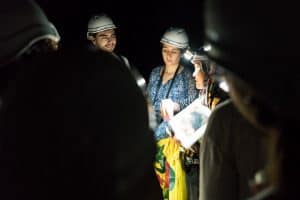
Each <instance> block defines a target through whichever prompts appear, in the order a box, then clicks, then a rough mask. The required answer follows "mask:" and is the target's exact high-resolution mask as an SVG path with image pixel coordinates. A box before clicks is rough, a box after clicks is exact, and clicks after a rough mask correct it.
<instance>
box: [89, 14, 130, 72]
mask: <svg viewBox="0 0 300 200" xmlns="http://www.w3.org/2000/svg"><path fill="white" fill-rule="evenodd" d="M116 28H117V27H116V25H115V24H114V22H113V21H112V19H111V18H110V17H108V16H107V15H106V14H100V15H94V16H92V17H91V18H90V20H89V22H88V31H87V39H88V40H90V41H91V42H92V44H93V45H94V46H95V47H96V48H97V49H100V50H103V51H107V52H109V53H113V55H115V56H116V57H117V58H119V59H120V60H121V61H122V62H123V63H124V64H125V65H126V66H127V67H128V68H130V64H129V62H128V59H127V58H126V57H125V56H121V55H117V54H115V53H114V50H115V47H116V44H117V37H116V32H115V29H116Z"/></svg>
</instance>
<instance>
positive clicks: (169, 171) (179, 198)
mask: <svg viewBox="0 0 300 200" xmlns="http://www.w3.org/2000/svg"><path fill="white" fill-rule="evenodd" d="M180 148H181V147H180V145H179V144H178V143H177V142H176V141H175V140H174V139H173V138H171V137H168V138H164V139H161V140H159V141H158V142H157V152H156V156H155V163H154V167H155V173H156V175H157V178H158V181H159V183H160V187H161V188H162V192H163V197H164V199H167V200H187V185H186V174H185V171H184V169H183V167H182V164H181V160H180V159H181V151H180Z"/></svg>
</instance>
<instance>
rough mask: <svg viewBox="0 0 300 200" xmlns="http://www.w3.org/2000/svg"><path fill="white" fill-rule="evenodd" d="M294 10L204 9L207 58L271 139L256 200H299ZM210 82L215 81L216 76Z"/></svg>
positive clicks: (256, 6) (215, 1)
mask: <svg viewBox="0 0 300 200" xmlns="http://www.w3.org/2000/svg"><path fill="white" fill-rule="evenodd" d="M297 19H299V11H298V7H297V5H296V4H295V2H291V1H285V2H277V1H259V2H258V1H249V2H246V3H245V2H240V1H234V0H230V1H226V2H225V1H220V0H210V1H206V4H205V43H206V44H209V45H211V50H210V51H209V52H208V56H209V57H210V58H211V59H212V60H214V61H215V62H217V64H219V65H222V66H223V67H224V69H226V70H224V71H223V72H222V70H219V72H221V73H219V75H222V74H223V75H224V76H225V78H226V80H227V82H228V84H229V91H230V96H231V97H232V100H233V102H234V104H235V105H236V106H237V108H238V109H239V111H240V112H241V113H242V114H243V115H244V116H245V117H246V118H247V119H248V120H249V121H250V122H252V123H253V124H255V125H257V127H259V128H261V130H263V131H264V132H265V133H267V134H269V135H270V136H271V138H272V139H271V141H270V146H269V148H270V152H271V153H270V155H269V159H270V161H269V164H268V166H267V169H268V170H267V174H268V176H269V183H270V184H269V187H268V188H266V190H264V191H263V192H264V193H260V195H261V196H260V197H256V199H299V196H300V193H299V180H300V172H299V163H300V156H299V144H298V139H297V137H298V132H299V122H300V118H299V113H300V107H299V106H298V102H299V99H300V89H299V85H300V75H299V73H297V70H298V68H299V63H298V60H299V53H298V49H299V44H300V41H299V39H300V37H299V35H300V34H299V30H298V29H297V28H296V26H297V24H298V21H297ZM215 78H218V75H217V74H216V76H215Z"/></svg>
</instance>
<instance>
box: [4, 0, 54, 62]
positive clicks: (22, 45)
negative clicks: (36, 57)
mask: <svg viewBox="0 0 300 200" xmlns="http://www.w3.org/2000/svg"><path fill="white" fill-rule="evenodd" d="M0 24H1V31H0V47H1V48H0V65H2V64H5V63H8V62H10V61H13V60H15V59H17V58H18V57H19V56H20V55H22V54H23V53H24V52H26V51H27V50H28V49H29V48H30V47H31V46H32V45H34V44H35V43H37V42H39V41H41V40H44V39H50V40H53V41H55V42H58V41H59V40H60V36H59V34H58V32H57V30H56V28H55V27H54V25H53V24H52V23H50V22H49V21H48V19H47V17H46V15H45V14H44V12H43V11H42V10H41V8H40V7H39V6H38V5H37V4H36V3H35V2H34V1H28V0H22V1H18V0H10V1H5V3H4V4H2V6H1V7H0Z"/></svg>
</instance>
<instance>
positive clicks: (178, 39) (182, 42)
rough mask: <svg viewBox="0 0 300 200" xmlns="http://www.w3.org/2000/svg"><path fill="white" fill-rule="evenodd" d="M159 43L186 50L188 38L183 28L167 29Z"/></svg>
mask: <svg viewBox="0 0 300 200" xmlns="http://www.w3.org/2000/svg"><path fill="white" fill-rule="evenodd" d="M160 42H161V43H163V44H169V45H172V46H175V47H177V48H179V49H186V48H188V46H189V38H188V36H187V33H186V32H185V30H184V29H183V28H173V27H171V28H169V29H168V30H167V31H166V32H165V33H164V35H163V36H162V38H161V40H160Z"/></svg>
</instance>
